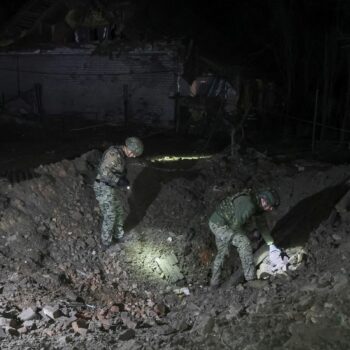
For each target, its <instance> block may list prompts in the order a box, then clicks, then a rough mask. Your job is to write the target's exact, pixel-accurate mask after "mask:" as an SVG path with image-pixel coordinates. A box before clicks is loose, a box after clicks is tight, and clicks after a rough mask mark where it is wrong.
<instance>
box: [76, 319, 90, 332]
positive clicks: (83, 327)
mask: <svg viewBox="0 0 350 350" xmlns="http://www.w3.org/2000/svg"><path fill="white" fill-rule="evenodd" d="M72 328H73V330H74V332H75V333H79V334H80V335H83V336H85V335H86V333H87V331H88V328H89V325H88V323H87V322H86V321H85V320H82V319H79V320H76V321H74V322H73V323H72Z"/></svg>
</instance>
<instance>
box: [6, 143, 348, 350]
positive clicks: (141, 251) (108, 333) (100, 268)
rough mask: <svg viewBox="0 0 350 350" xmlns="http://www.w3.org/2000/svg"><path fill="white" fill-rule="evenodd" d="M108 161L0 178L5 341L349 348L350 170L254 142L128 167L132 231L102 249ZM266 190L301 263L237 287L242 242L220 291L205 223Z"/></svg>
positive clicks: (283, 239)
mask: <svg viewBox="0 0 350 350" xmlns="http://www.w3.org/2000/svg"><path fill="white" fill-rule="evenodd" d="M100 157H101V153H100V152H98V151H92V152H89V153H86V154H84V155H83V156H81V157H79V158H77V159H74V160H71V161H68V160H63V161H62V162H59V163H55V164H50V165H47V166H40V167H39V168H37V169H35V175H36V176H34V177H33V178H31V179H27V180H25V181H20V182H18V183H10V182H9V181H8V180H5V179H2V180H1V182H0V265H1V270H0V338H1V348H2V349H26V348H28V349H43V348H44V349H45V348H55V349H73V348H74V349H92V348H101V349H102V348H106V349H107V348H113V349H160V348H162V349H203V348H205V349H219V348H220V349H221V348H222V349H225V348H228V349H232V348H237V349H238V348H239V349H247V350H248V349H251V350H253V349H259V350H260V349H276V350H277V349H282V348H283V349H295V350H296V349H305V348H314V349H335V348H336V349H347V347H348V344H349V343H350V339H349V334H350V332H349V327H350V323H349V312H348V310H350V308H349V301H350V300H349V297H348V293H346V291H347V288H348V286H349V275H348V271H349V264H350V263H349V252H350V249H349V248H350V245H349V244H350V235H349V230H350V228H349V226H348V223H347V220H345V219H344V217H346V215H345V216H344V213H343V214H342V215H343V217H340V218H339V216H338V215H336V214H334V213H335V212H334V207H335V205H336V204H337V203H338V202H339V200H340V199H341V198H342V197H343V196H344V194H346V193H347V191H348V188H347V184H346V181H347V178H348V174H349V170H350V167H349V166H347V165H340V166H332V165H330V164H324V163H316V162H306V161H302V160H300V161H296V162H290V163H286V164H275V163H274V162H273V161H272V160H271V159H269V158H267V157H265V156H262V155H261V154H259V153H257V152H255V151H254V150H248V152H247V154H246V155H245V157H244V158H239V159H232V158H231V157H230V156H228V155H227V154H225V153H222V154H218V155H215V156H214V157H212V158H211V159H206V160H198V161H197V162H194V161H191V162H186V161H182V162H181V161H180V162H177V163H176V164H174V165H172V166H169V165H168V166H165V165H163V164H161V163H157V162H149V161H140V160H133V161H130V162H129V164H128V177H129V179H130V181H131V185H132V189H131V191H130V192H124V193H122V194H121V195H122V196H123V198H124V202H125V213H126V217H125V222H126V237H125V240H124V241H123V242H122V243H120V244H118V245H116V246H113V247H111V248H109V249H108V250H107V251H103V250H102V249H101V246H100V238H99V236H100V223H101V219H100V213H99V209H98V206H97V202H96V200H95V197H94V193H93V189H92V183H93V181H94V177H95V171H96V167H97V164H98V162H99V159H100ZM262 186H263V187H265V186H273V187H275V188H276V189H277V190H278V191H279V193H280V195H281V206H280V207H279V208H278V210H276V211H275V212H272V213H271V214H269V217H268V221H269V224H270V226H271V228H273V234H274V236H275V238H276V241H277V242H278V244H279V245H281V246H283V247H284V248H285V249H286V251H287V253H289V254H290V256H291V258H293V259H294V260H295V261H294V262H295V263H294V264H292V265H291V268H290V270H289V271H287V272H286V273H284V274H280V275H276V276H272V277H270V279H268V280H261V281H258V282H257V283H256V284H249V283H248V284H247V283H246V284H237V283H236V282H235V280H234V279H233V278H230V276H231V275H232V273H234V272H236V274H237V273H238V272H237V271H239V268H240V262H239V259H238V257H237V254H236V252H235V251H233V250H232V254H231V256H230V258H229V259H228V261H227V263H226V265H225V271H224V273H223V278H226V279H227V282H226V283H225V284H224V285H223V286H222V287H221V288H220V289H217V290H211V289H210V288H208V286H207V285H208V280H209V277H210V270H211V264H212V261H213V257H214V255H215V244H214V239H213V237H212V235H211V233H210V231H209V228H208V225H207V221H208V217H209V216H210V214H211V212H212V211H213V210H214V208H215V206H216V205H217V203H218V202H219V201H220V200H221V199H223V198H224V197H225V196H226V195H228V194H229V193H232V192H233V191H238V190H240V189H243V188H246V187H253V188H258V187H262ZM344 210H345V212H346V211H347V208H345V209H344ZM341 219H343V220H341ZM249 235H250V238H251V239H252V241H253V246H254V249H255V250H257V251H258V250H259V249H260V250H264V245H263V243H262V240H261V238H260V237H259V236H257V235H256V233H254V232H252V233H250V234H249ZM293 259H292V260H293ZM292 260H291V261H292ZM346 345H347V346H346Z"/></svg>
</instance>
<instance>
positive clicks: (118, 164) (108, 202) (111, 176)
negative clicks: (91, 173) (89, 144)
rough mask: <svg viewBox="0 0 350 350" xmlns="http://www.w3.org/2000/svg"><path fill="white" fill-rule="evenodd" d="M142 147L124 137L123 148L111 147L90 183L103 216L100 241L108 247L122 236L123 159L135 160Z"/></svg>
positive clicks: (136, 141) (140, 144)
mask: <svg viewBox="0 0 350 350" xmlns="http://www.w3.org/2000/svg"><path fill="white" fill-rule="evenodd" d="M142 152H143V143H142V141H141V140H140V139H139V138H137V137H128V138H127V139H126V140H125V145H123V146H111V147H109V148H108V149H107V151H106V152H105V153H104V154H103V156H102V159H101V162H100V164H99V167H98V172H97V176H96V179H95V182H94V191H95V194H96V199H97V201H98V203H99V206H100V209H101V213H102V215H103V223H102V232H101V241H102V244H103V246H105V247H108V246H110V245H111V244H112V240H113V239H115V240H117V241H118V240H120V239H121V238H122V237H123V236H124V227H123V225H124V223H123V205H122V202H121V199H120V192H119V191H120V190H121V189H123V188H127V187H128V186H129V181H128V179H127V177H126V166H125V163H126V158H130V157H131V158H134V157H138V156H140V155H141V154H142Z"/></svg>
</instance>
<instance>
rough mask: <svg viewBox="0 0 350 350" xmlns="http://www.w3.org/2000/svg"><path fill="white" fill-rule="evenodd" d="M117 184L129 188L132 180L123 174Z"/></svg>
mask: <svg viewBox="0 0 350 350" xmlns="http://www.w3.org/2000/svg"><path fill="white" fill-rule="evenodd" d="M117 185H118V186H119V187H121V188H126V189H127V190H128V189H130V182H129V180H128V179H127V178H126V176H122V177H120V178H119V180H118V183H117Z"/></svg>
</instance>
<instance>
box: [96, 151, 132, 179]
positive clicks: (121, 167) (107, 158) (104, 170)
mask: <svg viewBox="0 0 350 350" xmlns="http://www.w3.org/2000/svg"><path fill="white" fill-rule="evenodd" d="M125 173H126V168H125V155H124V152H123V149H122V147H120V146H111V147H109V148H108V149H107V151H106V152H105V153H104V154H103V156H102V159H101V162H100V164H99V167H98V171H97V176H96V179H97V180H100V181H102V182H105V183H106V184H109V185H111V186H116V185H117V183H118V181H119V179H120V178H121V177H122V176H124V175H125Z"/></svg>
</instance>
